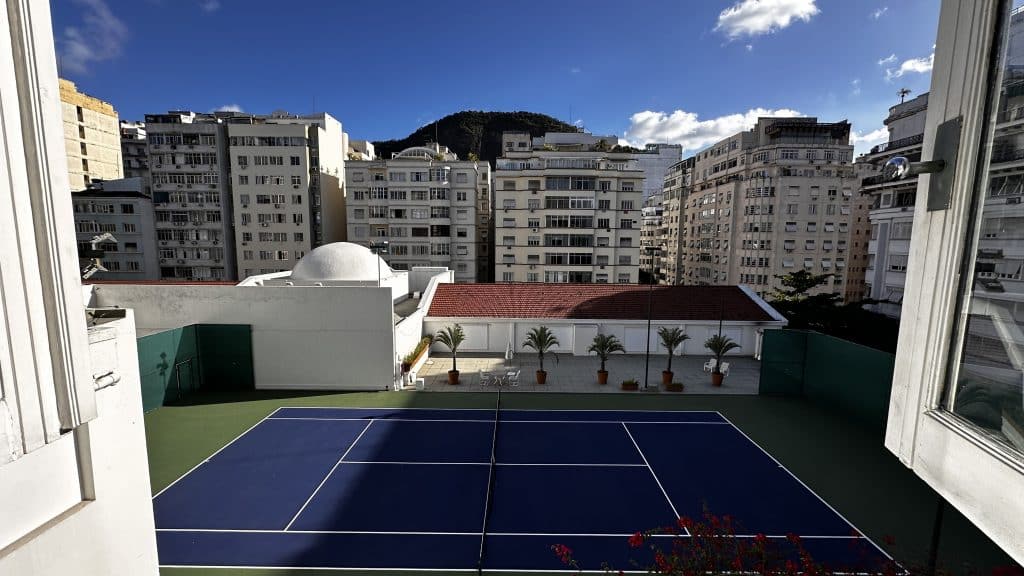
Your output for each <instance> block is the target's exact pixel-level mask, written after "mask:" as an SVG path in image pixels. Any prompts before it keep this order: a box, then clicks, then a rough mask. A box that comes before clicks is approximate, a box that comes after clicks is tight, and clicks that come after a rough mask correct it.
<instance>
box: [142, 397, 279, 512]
mask: <svg viewBox="0 0 1024 576" xmlns="http://www.w3.org/2000/svg"><path fill="white" fill-rule="evenodd" d="M281 408H282V407H281V406H278V407H277V409H276V410H274V411H273V412H271V413H269V414H267V415H266V416H264V417H263V418H260V419H259V421H258V422H256V423H255V424H253V425H252V426H249V427H248V428H246V429H245V431H243V432H242V433H241V434H239V435H238V436H235V437H234V438H232V439H231V441H230V442H228V443H227V444H225V445H223V446H221V447H220V448H218V449H217V450H216V451H215V452H214V453H213V454H210V455H209V456H207V457H206V458H203V459H202V460H201V461H200V462H199V463H198V464H196V465H195V466H193V467H192V468H190V469H189V470H188V472H185V473H184V474H182V475H181V476H178V477H177V478H176V479H175V480H174V481H173V482H171V483H170V484H168V485H167V486H164V487H163V488H161V489H160V491H159V492H157V493H156V494H154V495H153V498H152V500H156V498H157V496H160V495H161V494H163V493H164V492H166V491H167V489H168V488H170V487H171V486H174V485H175V484H177V483H178V482H180V481H181V480H182V479H183V478H184V477H185V476H188V475H189V474H191V473H193V472H195V471H196V469H197V468H199V467H200V466H202V465H203V464H206V463H207V462H209V461H210V460H212V459H213V457H214V456H216V455H217V454H220V453H221V452H222V451H223V450H224V449H225V448H227V447H228V446H231V445H232V444H234V443H235V442H237V441H238V440H239V439H240V438H241V437H242V436H245V435H246V434H248V433H249V432H250V431H251V430H252V429H254V428H256V427H257V426H259V425H260V424H262V423H263V422H265V421H266V420H268V419H270V417H271V416H273V415H274V414H277V411H278V410H280V409H281Z"/></svg>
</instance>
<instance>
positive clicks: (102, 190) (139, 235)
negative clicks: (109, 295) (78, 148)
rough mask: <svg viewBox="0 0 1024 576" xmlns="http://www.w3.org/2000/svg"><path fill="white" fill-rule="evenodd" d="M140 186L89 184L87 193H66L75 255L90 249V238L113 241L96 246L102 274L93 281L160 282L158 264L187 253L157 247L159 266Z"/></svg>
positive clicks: (130, 182) (148, 205)
mask: <svg viewBox="0 0 1024 576" xmlns="http://www.w3.org/2000/svg"><path fill="white" fill-rule="evenodd" d="M142 186H143V181H142V178H124V179H122V180H94V181H93V183H92V184H90V185H89V188H87V189H86V190H82V191H80V192H72V193H71V203H72V206H73V210H74V214H75V232H76V233H77V240H78V251H79V254H80V255H81V254H83V253H85V252H86V251H89V250H92V242H91V241H92V239H93V238H95V237H96V236H98V235H100V234H103V233H104V232H109V233H110V234H111V235H113V237H114V241H109V240H108V241H105V242H103V243H102V244H99V245H98V246H97V248H98V249H99V250H102V251H103V252H104V254H103V256H102V258H101V262H102V264H103V267H104V268H106V269H107V270H106V271H105V272H104V271H101V272H97V273H96V274H95V275H93V276H92V279H93V280H138V281H142V280H159V279H160V263H166V262H167V261H168V260H173V259H176V258H177V256H178V255H179V254H180V253H181V252H184V251H185V250H186V249H185V248H176V247H166V248H161V249H160V250H159V263H158V261H157V260H158V251H157V245H156V229H155V228H154V213H153V199H152V198H150V197H149V196H147V195H146V194H144V193H143V192H142ZM83 264H84V262H83Z"/></svg>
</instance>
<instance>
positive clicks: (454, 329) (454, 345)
mask: <svg viewBox="0 0 1024 576" xmlns="http://www.w3.org/2000/svg"><path fill="white" fill-rule="evenodd" d="M465 339H466V333H465V332H463V331H462V326H461V325H459V324H456V325H454V326H446V327H445V328H443V329H442V330H441V331H440V332H438V333H437V336H435V337H434V341H436V342H440V343H441V344H444V345H445V347H447V348H448V349H449V350H451V351H452V369H451V370H449V371H448V383H449V384H452V385H454V384H458V383H459V368H458V366H457V365H456V356H457V354H458V351H459V345H461V344H462V342H463V341H464V340H465Z"/></svg>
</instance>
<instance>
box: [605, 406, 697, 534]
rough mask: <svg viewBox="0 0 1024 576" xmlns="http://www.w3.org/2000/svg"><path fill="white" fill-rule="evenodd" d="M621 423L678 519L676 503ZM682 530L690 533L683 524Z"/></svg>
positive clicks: (624, 424)
mask: <svg viewBox="0 0 1024 576" xmlns="http://www.w3.org/2000/svg"><path fill="white" fill-rule="evenodd" d="M621 424H622V429H623V430H625V431H626V434H627V435H629V440H630V441H631V442H633V446H635V447H636V451H637V452H639V453H640V458H642V459H643V461H644V465H645V466H647V469H648V470H650V472H651V476H653V477H654V481H655V482H657V483H658V488H661V493H662V495H664V496H665V500H667V501H668V505H669V506H671V507H672V513H673V514H675V515H676V520H678V519H679V512H678V511H677V510H676V505H675V504H673V503H672V499H671V498H669V497H668V492H666V491H665V487H664V486H662V485H661V480H658V475H657V474H655V473H654V468H651V464H650V462H648V461H647V456H644V451H643V450H641V449H640V445H639V444H637V443H636V439H634V438H633V434H632V433H630V431H629V426H626V423H625V422H622V423H621ZM683 530H686V535H687V536H689V535H690V530H689V529H688V528H686V527H685V526H684V527H683Z"/></svg>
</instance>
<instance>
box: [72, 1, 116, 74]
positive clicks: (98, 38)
mask: <svg viewBox="0 0 1024 576" xmlns="http://www.w3.org/2000/svg"><path fill="white" fill-rule="evenodd" d="M72 1H73V2H74V3H75V4H78V5H79V6H81V7H82V8H83V14H82V22H81V24H79V25H77V26H68V27H66V28H64V30H63V32H62V33H61V35H60V37H59V38H58V39H57V44H58V46H59V48H60V60H59V64H60V71H61V73H67V72H70V73H72V74H87V73H88V72H89V68H90V67H91V66H92V64H94V63H96V62H103V61H106V60H113V59H114V58H117V57H118V56H120V55H121V47H122V45H123V44H124V43H125V41H126V40H127V39H128V27H127V26H126V25H125V23H124V22H122V21H121V20H120V19H118V18H117V16H114V13H113V12H111V11H110V7H108V6H107V4H106V2H104V1H103V0H72Z"/></svg>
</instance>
